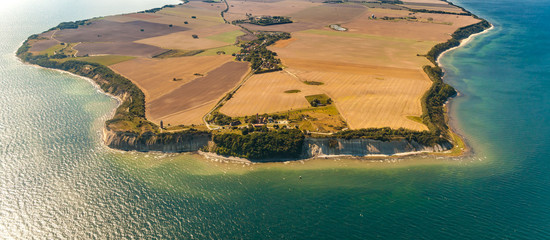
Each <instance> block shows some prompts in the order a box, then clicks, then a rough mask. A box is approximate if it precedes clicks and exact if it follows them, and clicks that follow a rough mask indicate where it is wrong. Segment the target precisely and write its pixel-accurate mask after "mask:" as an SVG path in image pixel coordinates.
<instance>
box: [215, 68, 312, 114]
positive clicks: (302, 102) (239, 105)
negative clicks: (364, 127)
mask: <svg viewBox="0 0 550 240" xmlns="http://www.w3.org/2000/svg"><path fill="white" fill-rule="evenodd" d="M287 90H300V92H299V93H293V94H288V93H285V91H287ZM319 93H322V91H321V90H320V89H316V88H314V87H311V86H308V85H306V84H303V83H302V82H300V81H298V80H296V79H294V78H293V77H292V76H291V75H290V74H287V73H284V72H274V73H264V74H258V75H254V76H253V77H252V78H250V79H248V80H247V82H246V84H245V85H244V86H243V87H241V89H240V90H239V91H238V92H237V94H235V95H234V96H233V98H232V99H231V100H230V101H229V102H228V103H227V104H225V105H224V106H223V107H222V108H221V110H220V111H221V112H222V113H224V114H226V115H229V116H232V117H238V116H249V115H255V114H257V113H258V114H264V113H273V112H281V111H286V110H293V109H300V108H307V107H308V106H309V103H308V102H307V101H306V99H305V96H306V95H312V94H319ZM251 103H254V104H251Z"/></svg>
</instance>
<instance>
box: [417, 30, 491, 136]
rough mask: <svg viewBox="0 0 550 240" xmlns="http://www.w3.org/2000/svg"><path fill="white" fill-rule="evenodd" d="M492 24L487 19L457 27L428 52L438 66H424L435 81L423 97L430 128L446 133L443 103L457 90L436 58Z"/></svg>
mask: <svg viewBox="0 0 550 240" xmlns="http://www.w3.org/2000/svg"><path fill="white" fill-rule="evenodd" d="M490 26H491V24H490V23H489V22H487V21H486V20H482V21H481V22H479V23H476V24H472V25H469V26H466V27H462V28H459V29H457V30H456V31H455V32H454V33H453V34H452V38H451V39H449V40H448V41H447V42H444V43H440V44H437V45H435V46H434V47H433V48H432V49H431V50H430V51H429V52H428V54H427V56H426V57H427V58H428V60H430V61H431V62H433V63H434V64H435V65H436V67H432V66H424V72H426V74H427V75H428V76H429V77H430V79H431V80H432V81H433V84H432V87H431V88H430V89H429V90H428V92H426V94H425V95H424V96H423V98H422V104H423V106H422V108H423V112H424V114H423V116H422V117H423V120H424V123H426V125H427V126H428V128H429V129H430V130H431V131H433V132H435V133H446V132H447V131H446V130H447V128H448V127H447V123H446V121H445V111H444V110H445V109H444V108H443V104H444V103H445V102H446V101H447V99H449V98H450V97H452V96H454V95H456V90H455V89H454V88H453V87H451V86H450V85H448V84H446V83H444V82H443V79H442V77H443V71H442V70H441V68H440V67H439V66H437V63H436V59H437V57H439V55H440V54H441V53H442V52H444V51H446V50H448V49H450V48H452V47H456V46H459V45H460V40H462V39H465V38H467V37H468V36H470V35H472V34H475V33H479V32H482V31H483V30H485V29H487V28H489V27H490Z"/></svg>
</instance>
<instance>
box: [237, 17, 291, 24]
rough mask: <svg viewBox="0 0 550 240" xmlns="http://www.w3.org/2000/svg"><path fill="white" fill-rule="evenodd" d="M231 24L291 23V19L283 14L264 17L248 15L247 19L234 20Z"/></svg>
mask: <svg viewBox="0 0 550 240" xmlns="http://www.w3.org/2000/svg"><path fill="white" fill-rule="evenodd" d="M232 23H233V24H240V23H250V24H255V25H260V26H269V25H276V24H285V23H292V20H290V18H288V17H283V16H265V17H249V18H248V19H247V20H235V21H233V22H232Z"/></svg>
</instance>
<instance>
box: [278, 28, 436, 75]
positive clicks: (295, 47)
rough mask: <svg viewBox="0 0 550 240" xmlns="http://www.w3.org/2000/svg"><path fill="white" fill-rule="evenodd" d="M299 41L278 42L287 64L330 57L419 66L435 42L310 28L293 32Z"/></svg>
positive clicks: (387, 64) (389, 64)
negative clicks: (283, 45)
mask: <svg viewBox="0 0 550 240" xmlns="http://www.w3.org/2000/svg"><path fill="white" fill-rule="evenodd" d="M293 38H295V39H296V40H295V41H294V42H292V43H290V44H288V45H287V46H286V47H284V48H281V47H277V45H275V46H274V47H271V48H270V49H271V50H273V51H275V52H277V54H278V55H279V56H280V57H281V60H282V61H283V64H284V65H286V66H288V67H292V65H290V64H288V63H287V62H286V61H287V60H288V59H312V60H328V59H330V60H331V61H334V62H336V63H338V64H346V63H359V64H365V65H380V66H388V67H398V68H418V67H421V66H422V65H426V64H429V61H428V60H427V59H426V58H425V57H420V56H417V54H425V53H427V52H428V51H429V50H430V49H431V48H432V46H433V45H435V44H436V43H435V42H431V41H417V40H411V39H403V38H393V37H383V36H382V37H381V36H376V35H367V34H355V33H348V32H336V31H331V30H308V31H304V32H298V33H295V34H293Z"/></svg>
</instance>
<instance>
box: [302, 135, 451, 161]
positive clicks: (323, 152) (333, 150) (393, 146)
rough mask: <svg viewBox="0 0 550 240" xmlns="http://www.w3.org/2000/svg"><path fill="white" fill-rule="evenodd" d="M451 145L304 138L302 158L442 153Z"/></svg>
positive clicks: (401, 141) (403, 141) (402, 141)
mask: <svg viewBox="0 0 550 240" xmlns="http://www.w3.org/2000/svg"><path fill="white" fill-rule="evenodd" d="M452 147H453V146H452V144H451V143H446V144H438V145H435V146H433V147H432V146H424V145H421V144H419V143H417V142H414V141H413V142H409V141H406V140H399V141H391V142H383V141H378V140H372V139H349V140H346V139H330V138H306V139H305V141H304V148H303V149H304V150H303V157H304V158H312V157H318V156H327V155H350V156H369V155H387V156H391V155H396V154H404V153H413V152H444V151H447V150H449V149H451V148H452Z"/></svg>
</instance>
